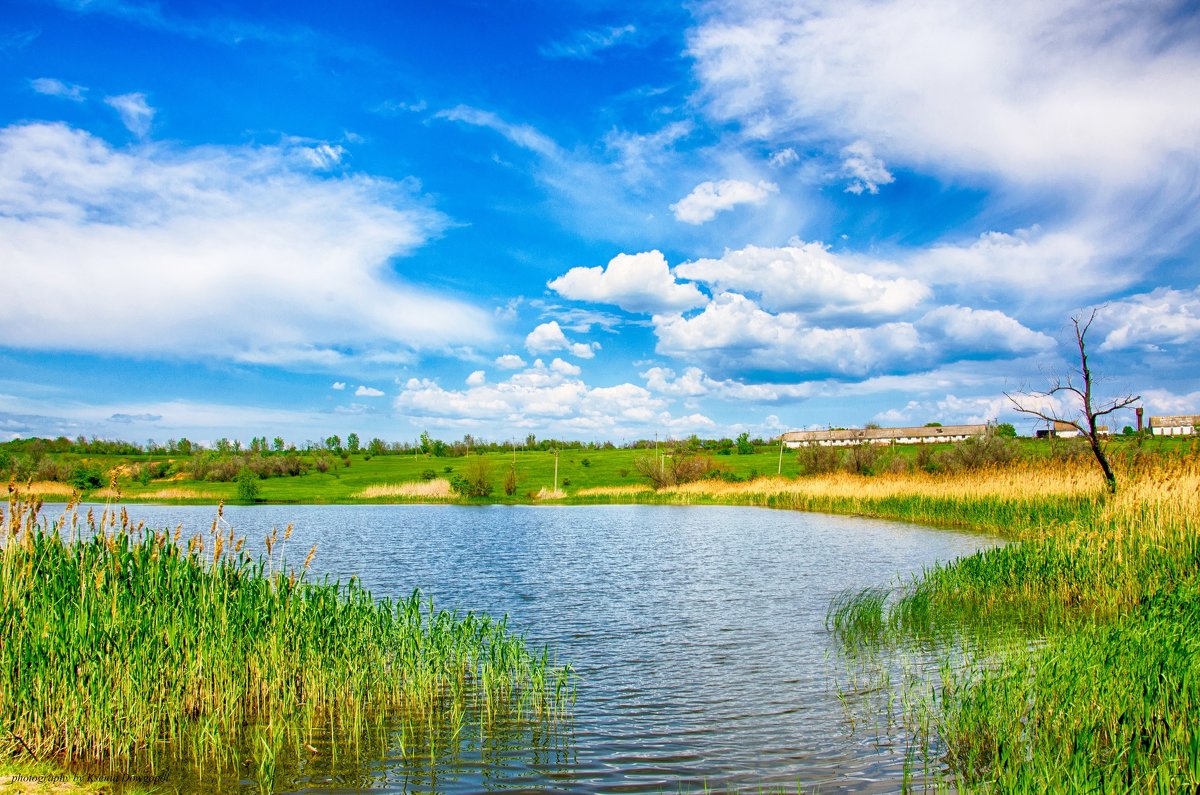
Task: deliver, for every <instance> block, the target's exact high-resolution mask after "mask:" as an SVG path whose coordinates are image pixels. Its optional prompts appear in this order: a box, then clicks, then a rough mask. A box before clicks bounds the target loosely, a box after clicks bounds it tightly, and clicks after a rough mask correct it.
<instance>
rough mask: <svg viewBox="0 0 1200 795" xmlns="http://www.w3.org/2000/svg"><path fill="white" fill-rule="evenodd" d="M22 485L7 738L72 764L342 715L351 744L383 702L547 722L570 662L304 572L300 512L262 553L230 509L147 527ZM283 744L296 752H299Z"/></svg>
mask: <svg viewBox="0 0 1200 795" xmlns="http://www.w3.org/2000/svg"><path fill="white" fill-rule="evenodd" d="M39 507H40V506H39V504H38V503H37V502H25V501H24V500H23V499H22V498H20V497H19V496H18V495H17V494H16V492H15V491H11V492H10V498H9V501H8V508H7V514H5V513H4V512H3V511H0V755H2V756H4V757H19V758H22V759H38V760H46V759H55V760H57V761H58V762H60V763H61V764H63V765H65V766H68V767H70V766H76V765H80V764H87V765H96V766H99V767H102V768H104V769H108V770H118V769H123V770H133V769H137V770H142V771H145V770H146V769H149V770H154V769H155V768H156V766H158V765H161V764H163V763H164V762H172V763H174V762H177V761H180V760H182V761H184V762H186V763H188V764H191V765H193V766H195V767H196V768H197V769H198V770H201V771H203V770H204V769H206V768H207V769H215V770H218V771H219V770H221V769H227V768H228V767H230V766H236V765H237V764H238V761H239V753H240V754H241V755H243V756H244V755H245V753H246V752H247V751H246V749H250V750H249V752H250V753H252V754H253V756H254V759H255V760H257V764H258V769H259V773H260V775H261V777H260V779H259V781H260V785H261V786H263V787H264V788H265V789H269V788H270V786H271V785H270V779H271V776H272V775H273V771H274V770H275V767H276V765H275V761H274V760H275V759H276V758H277V757H279V756H280V754H284V755H287V754H288V753H295V752H296V751H295V749H296V748H298V747H303V746H304V745H305V744H307V743H310V742H312V738H313V737H314V736H315V735H316V734H317V733H320V732H327V731H329V730H332V731H334V732H337V733H340V734H343V735H345V737H347V738H350V739H349V741H350V742H353V741H354V738H355V737H356V736H359V735H361V733H362V732H363V731H364V727H366V726H368V725H370V724H371V723H372V722H373V721H374V722H376V723H377V722H378V721H380V720H383V719H384V718H385V717H386V718H387V719H388V720H392V721H399V722H401V723H402V724H407V725H418V724H419V725H433V724H438V725H441V724H448V725H451V726H453V725H457V724H456V722H461V721H462V720H463V719H464V715H465V714H466V713H467V712H468V711H470V710H474V711H475V713H477V714H478V716H479V720H480V721H481V723H482V724H483V725H485V726H486V725H487V724H488V723H489V722H491V721H499V720H506V721H511V720H513V719H514V716H515V717H516V718H517V719H519V720H532V721H535V722H540V723H543V724H553V723H554V721H556V720H557V719H558V718H559V717H561V715H562V714H563V713H564V711H565V710H566V709H567V708H568V706H569V704H570V702H571V697H572V695H571V673H570V669H569V667H560V666H557V665H556V664H555V663H554V662H553V660H552V659H551V657H550V655H549V652H548V651H545V650H543V651H541V652H535V651H533V650H531V649H530V648H529V647H528V645H527V644H526V642H525V640H524V639H523V637H521V636H518V635H514V634H513V633H512V632H511V631H510V630H509V629H508V626H507V622H506V620H505V619H501V620H499V621H497V620H494V619H492V618H489V617H487V616H484V615H478V614H474V613H466V614H465V615H460V614H458V613H456V612H450V611H446V610H436V609H435V608H434V606H433V603H432V601H427V600H424V599H422V597H421V595H420V593H418V592H413V594H412V595H411V596H409V597H408V598H402V599H398V600H392V599H381V600H377V599H375V598H373V597H372V595H371V593H370V592H369V591H367V590H366V589H364V588H363V587H362V585H361V583H360V582H359V581H358V580H357V579H354V578H352V579H351V580H350V581H348V582H346V583H342V582H333V583H331V582H329V581H328V579H327V578H326V579H325V580H323V581H321V582H313V581H310V579H309V571H310V567H311V565H312V562H313V559H314V556H315V555H316V548H315V547H313V548H312V549H311V550H308V552H307V555H306V556H305V557H304V559H303V563H302V564H301V563H296V564H294V565H293V564H292V563H290V562H289V561H288V560H287V558H285V556H284V551H283V548H284V546H285V544H286V541H287V540H288V539H289V537H290V535H291V528H290V527H289V528H287V529H286V530H285V531H284V532H283V533H282V534H280V533H279V532H278V531H277V530H276V531H272V533H271V535H270V536H268V537H267V539H266V541H265V547H266V554H265V555H264V556H261V557H259V558H257V559H252V558H251V557H250V556H249V555H248V554H247V552H246V551H245V539H244V538H238V537H236V536H235V534H234V531H233V530H232V529H231V528H228V525H227V524H226V523H224V520H223V518H222V515H221V512H220V511H219V510H218V514H217V517H216V519H215V520H214V522H213V525H212V529H211V532H210V533H209V534H207V535H197V536H195V537H193V538H191V539H188V540H186V541H185V540H183V539H182V538H181V528H176V530H175V532H174V533H173V534H172V533H170V532H169V531H167V530H159V531H150V530H146V529H145V528H144V527H143V526H142V525H140V524H138V525H135V524H133V523H132V521H131V520H130V518H129V515H128V513H127V512H126V511H125V510H124V509H122V510H121V511H120V512H117V511H115V510H104V511H103V512H102V513H101V514H100V516H99V517H97V516H96V515H95V513H94V511H92V510H89V511H88V512H87V514H86V516H84V517H81V516H80V515H79V513H78V511H77V510H75V509H73V508H71V507H70V506H68V509H67V510H66V511H65V512H64V513H63V515H62V516H61V517H59V518H58V519H57V520H53V521H51V520H48V519H46V518H44V517H43V516H42V515H41V513H40V512H39ZM289 749H291V750H290V751H289Z"/></svg>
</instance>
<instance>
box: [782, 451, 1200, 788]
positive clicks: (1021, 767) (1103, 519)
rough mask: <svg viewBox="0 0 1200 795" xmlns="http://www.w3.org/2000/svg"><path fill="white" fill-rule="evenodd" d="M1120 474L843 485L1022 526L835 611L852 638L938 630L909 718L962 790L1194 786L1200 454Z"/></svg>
mask: <svg viewBox="0 0 1200 795" xmlns="http://www.w3.org/2000/svg"><path fill="white" fill-rule="evenodd" d="M1118 474H1119V477H1120V479H1121V481H1120V482H1121V483H1122V484H1123V487H1122V489H1121V490H1120V492H1119V493H1118V494H1117V495H1116V496H1115V497H1111V498H1108V497H1106V496H1105V495H1104V494H1103V487H1102V483H1101V481H1100V479H1099V477H1098V475H1095V474H1093V473H1091V472H1090V471H1082V470H1081V471H1080V472H1078V473H1075V474H1072V473H1070V472H1062V471H1060V470H1058V469H1057V468H1055V469H1050V468H1046V469H1045V470H1044V471H1041V472H1039V471H1037V469H1036V468H1032V467H1026V468H1024V469H1023V470H1022V471H1020V472H1019V477H1017V478H1016V479H1015V480H1014V481H1013V482H1012V484H1011V491H1010V492H1009V493H1008V496H1004V495H1003V494H995V495H994V494H992V493H991V489H992V487H993V486H997V485H999V484H1000V483H1002V482H1003V481H1004V480H1005V479H1006V478H1008V477H1012V475H1011V474H1008V473H1001V472H996V473H991V474H987V473H981V474H977V475H974V476H971V477H969V478H964V479H962V482H961V483H955V482H953V481H954V479H947V481H946V482H944V483H942V484H940V490H941V493H940V494H938V495H934V494H930V493H927V492H926V493H921V487H920V484H914V486H913V487H912V488H911V490H910V491H909V493H908V495H907V496H903V497H892V496H889V495H881V496H876V495H864V496H862V497H856V498H850V499H851V500H857V504H858V505H859V506H860V507H861V508H862V509H863V510H864V512H870V513H875V514H877V515H887V516H896V517H897V518H920V517H921V516H922V514H925V513H927V512H931V513H932V514H934V515H938V514H943V513H944V514H945V515H949V516H954V517H955V519H956V520H960V519H961V520H963V521H965V522H966V523H969V524H974V525H976V526H984V527H992V528H994V529H1002V530H1003V531H1004V532H1005V533H1006V534H1007V535H1008V536H1009V537H1011V538H1014V539H1015V541H1014V543H1011V544H1009V545H1007V546H1004V547H1000V548H996V549H991V550H987V551H984V552H980V553H978V554H976V555H973V556H970V557H968V558H965V559H963V560H961V561H958V562H956V563H953V564H951V565H946V566H940V567H937V568H935V569H933V570H931V571H929V572H927V573H926V574H925V575H924V576H923V577H922V578H920V579H919V580H917V581H915V582H913V583H912V584H911V585H910V586H909V587H907V588H905V589H903V590H902V591H901V592H900V593H886V592H883V591H879V590H873V591H869V592H865V593H862V594H858V595H855V596H853V597H852V598H849V599H847V600H844V601H843V602H841V603H840V604H839V605H838V606H837V607H836V608H835V610H834V612H833V613H832V615H831V623H832V625H833V627H834V628H835V630H836V631H837V632H838V633H839V634H841V636H842V637H843V639H844V640H845V641H846V642H847V643H848V644H850V645H852V646H861V645H866V646H871V647H875V648H877V649H883V650H885V651H888V652H890V653H892V654H903V653H904V649H905V647H906V644H910V643H913V642H919V643H920V642H928V641H930V640H935V641H940V642H941V643H942V646H941V648H943V650H944V654H945V661H944V670H943V674H942V680H943V681H942V686H941V687H940V689H938V690H936V691H934V692H933V693H932V694H931V695H928V696H925V697H922V698H919V699H917V701H916V703H913V704H910V705H909V709H908V715H907V719H908V721H909V724H910V725H909V728H910V729H911V730H913V731H914V732H915V733H916V734H917V735H918V736H919V737H920V743H919V748H918V749H917V750H918V752H919V755H920V756H922V757H924V759H923V760H922V762H921V764H922V765H923V766H928V765H929V764H932V767H933V768H934V769H942V770H944V771H945V772H946V773H947V775H948V776H949V777H952V778H953V779H954V780H955V781H956V782H957V784H958V786H959V787H960V788H962V789H968V790H970V789H981V790H984V791H998V792H1027V791H1029V792H1063V791H1081V792H1082V791H1086V792H1091V791H1096V792H1179V791H1191V790H1195V788H1196V787H1197V786H1198V785H1200V721H1198V720H1197V717H1196V716H1197V714H1200V712H1198V709H1200V587H1198V586H1200V460H1198V459H1197V458H1196V457H1195V456H1189V457H1181V458H1173V459H1161V460H1157V461H1154V462H1143V465H1142V466H1140V467H1126V468H1124V469H1123V470H1121V471H1119V473H1118ZM1089 480H1090V482H1091V483H1092V486H1091V487H1090V490H1091V492H1092V493H1091V494H1090V495H1089V494H1088V491H1089V487H1088V486H1087V483H1088V482H1089ZM955 492H957V494H956V493H955ZM806 499H809V500H811V495H810V496H809V497H808V498H806ZM802 501H803V500H802ZM849 504H850V503H842V504H841V505H842V507H845V506H846V505H849ZM972 514H974V515H975V520H974V521H972V520H971V516H972ZM1030 641H1036V642H1030ZM964 649H969V651H968V652H964Z"/></svg>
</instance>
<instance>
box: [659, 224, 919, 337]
mask: <svg viewBox="0 0 1200 795" xmlns="http://www.w3.org/2000/svg"><path fill="white" fill-rule="evenodd" d="M863 264H864V263H862V262H861V261H856V260H855V259H853V258H845V257H843V256H840V255H837V254H834V253H832V252H831V251H829V249H828V248H827V247H825V246H823V245H821V244H820V243H800V242H799V241H796V244H795V245H791V246H786V247H782V248H760V247H758V246H747V247H746V248H743V249H740V250H738V251H727V252H725V255H724V256H723V257H721V258H720V259H700V260H696V261H695V262H687V263H684V264H682V265H680V266H678V267H677V268H676V269H675V272H676V273H677V274H678V275H680V276H682V277H684V278H686V279H692V280H695V281H702V282H705V283H706V284H709V285H712V287H713V288H714V289H715V290H730V291H735V292H740V293H743V294H745V293H757V294H759V295H761V304H762V306H764V307H765V308H767V309H769V310H772V311H796V312H806V313H810V314H812V315H813V316H816V317H843V316H854V317H861V318H870V317H876V318H880V317H896V316H899V315H901V314H903V313H905V312H909V311H911V310H912V309H914V308H915V307H917V306H918V305H920V304H921V303H922V302H924V301H926V300H928V299H929V298H930V297H931V292H930V290H929V288H928V287H926V286H925V285H924V284H922V283H920V282H918V281H915V280H913V279H908V278H903V277H900V278H894V279H886V278H878V277H875V276H871V275H869V274H867V273H864V272H862V271H861V270H860V269H859V268H860V266H861V265H863Z"/></svg>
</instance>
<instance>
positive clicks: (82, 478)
mask: <svg viewBox="0 0 1200 795" xmlns="http://www.w3.org/2000/svg"><path fill="white" fill-rule="evenodd" d="M71 485H72V486H74V487H75V488H77V489H79V490H80V491H91V490H92V489H98V488H100V487H101V486H103V485H104V475H103V473H101V472H100V470H99V469H98V468H96V467H89V466H83V465H80V466H77V467H75V471H74V472H73V473H71Z"/></svg>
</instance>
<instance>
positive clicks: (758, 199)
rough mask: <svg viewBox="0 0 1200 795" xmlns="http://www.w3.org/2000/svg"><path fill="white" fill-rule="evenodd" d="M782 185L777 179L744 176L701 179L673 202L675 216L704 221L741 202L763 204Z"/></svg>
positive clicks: (692, 222)
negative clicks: (761, 179)
mask: <svg viewBox="0 0 1200 795" xmlns="http://www.w3.org/2000/svg"><path fill="white" fill-rule="evenodd" d="M778 191H779V186H778V185H776V184H775V183H773V182H766V181H760V182H758V183H753V182H745V181H743V180H740V179H723V180H720V181H719V182H701V183H700V184H699V185H697V186H696V187H694V188H692V192H691V193H689V194H688V195H687V196H684V197H683V198H682V199H680V200H679V201H677V202H676V203H675V204H672V205H671V210H672V212H674V213H675V217H676V218H677V219H678V220H680V221H683V222H684V223H685V224H703V223H706V222H708V221H711V220H712V219H714V218H716V217H717V213H719V212H723V211H725V210H731V209H733V208H734V207H736V206H738V205H739V204H762V203H763V202H765V201H766V200H767V197H768V196H769V195H771V194H772V193H777V192H778Z"/></svg>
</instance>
